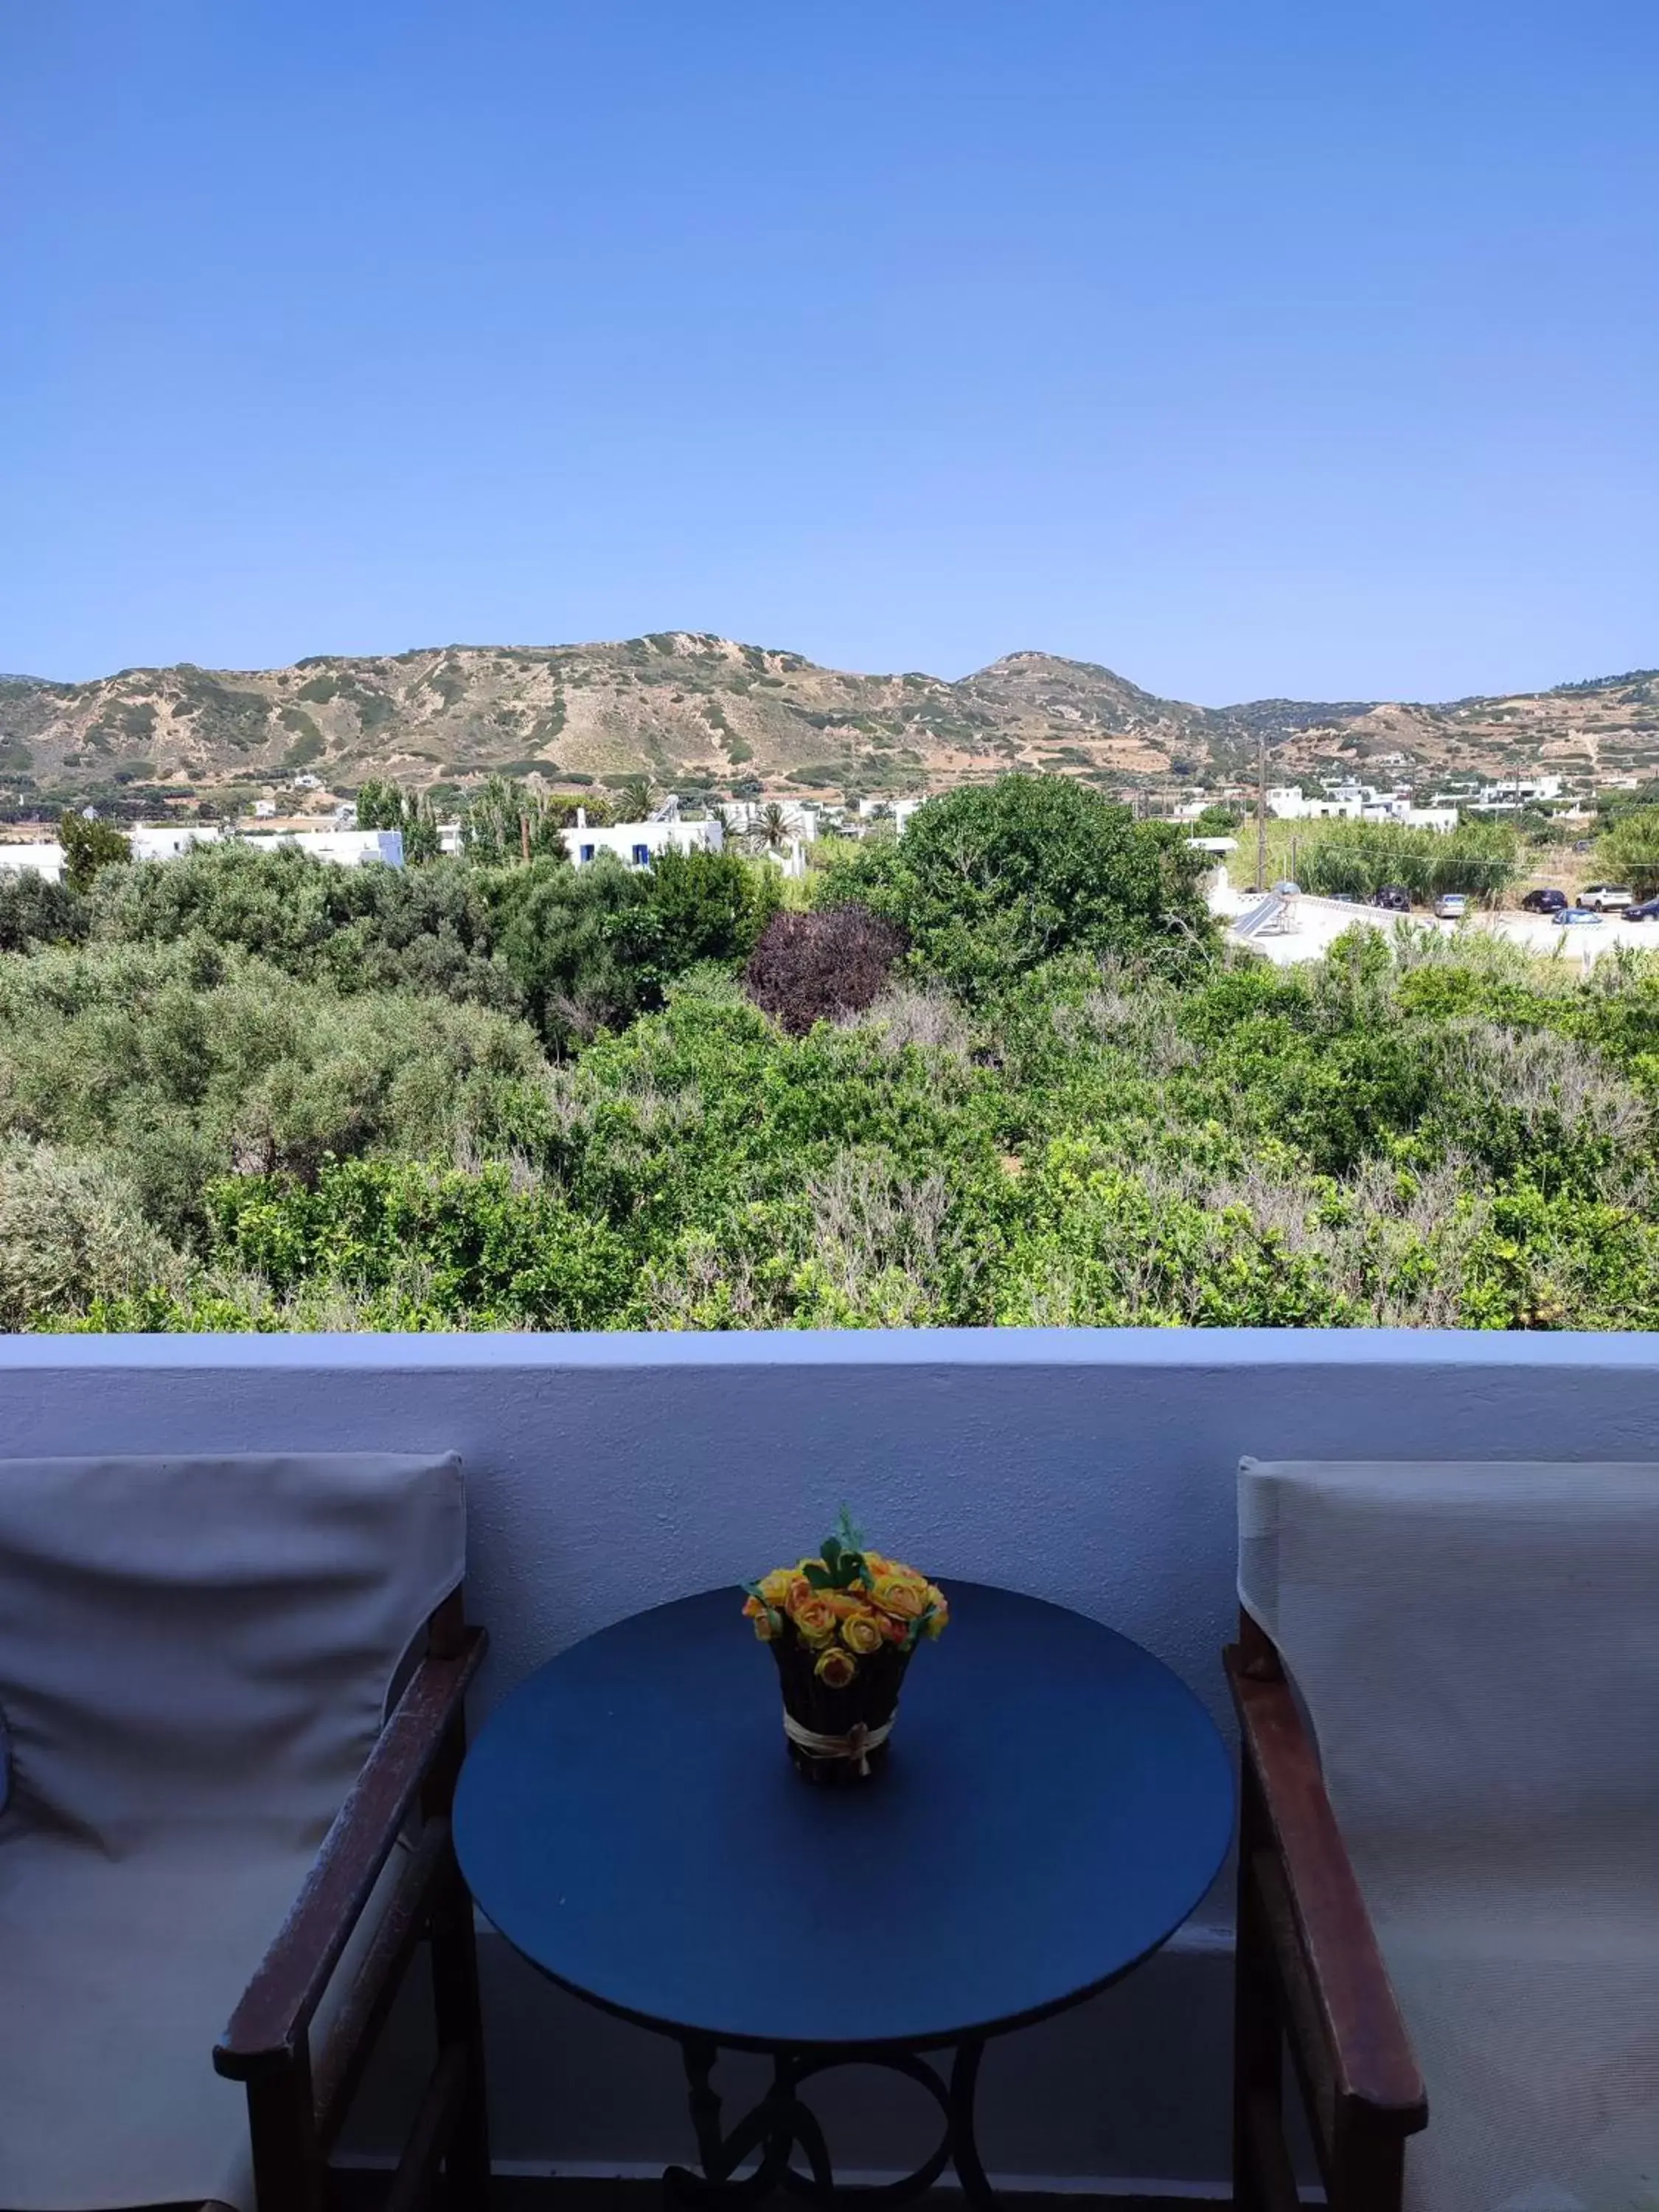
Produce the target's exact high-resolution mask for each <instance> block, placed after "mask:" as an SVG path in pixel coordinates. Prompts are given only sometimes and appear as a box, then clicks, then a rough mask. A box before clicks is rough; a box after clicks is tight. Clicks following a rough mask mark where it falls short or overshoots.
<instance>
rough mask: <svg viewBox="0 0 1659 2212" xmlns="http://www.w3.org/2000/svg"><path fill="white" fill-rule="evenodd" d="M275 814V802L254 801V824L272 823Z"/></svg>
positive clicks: (270, 800)
mask: <svg viewBox="0 0 1659 2212" xmlns="http://www.w3.org/2000/svg"><path fill="white" fill-rule="evenodd" d="M253 818H254V820H255V821H256V822H270V821H274V820H275V818H276V800H275V799H255V800H254V802H253Z"/></svg>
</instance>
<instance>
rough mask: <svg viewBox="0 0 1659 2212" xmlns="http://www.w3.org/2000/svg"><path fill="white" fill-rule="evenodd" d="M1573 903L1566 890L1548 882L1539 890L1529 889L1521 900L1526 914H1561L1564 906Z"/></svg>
mask: <svg viewBox="0 0 1659 2212" xmlns="http://www.w3.org/2000/svg"><path fill="white" fill-rule="evenodd" d="M1571 904H1572V901H1571V899H1570V898H1569V897H1568V896H1567V895H1566V893H1565V891H1558V890H1555V889H1554V888H1553V885H1550V884H1545V885H1544V886H1543V887H1542V888H1541V890H1535V891H1528V893H1527V895H1526V896H1525V898H1523V899H1522V902H1521V908H1522V912H1523V913H1525V914H1559V913H1560V911H1561V909H1562V908H1563V907H1564V906H1571Z"/></svg>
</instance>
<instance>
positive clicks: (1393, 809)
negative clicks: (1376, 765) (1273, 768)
mask: <svg viewBox="0 0 1659 2212" xmlns="http://www.w3.org/2000/svg"><path fill="white" fill-rule="evenodd" d="M1267 811H1268V813H1269V814H1270V815H1272V817H1273V819H1274V821H1276V822H1396V823H1399V824H1400V826H1401V829H1433V830H1437V831H1438V832H1440V833H1441V834H1444V832H1446V831H1447V830H1449V829H1456V827H1457V809H1456V808H1455V806H1413V805H1412V795H1411V793H1410V792H1409V791H1377V790H1375V789H1374V788H1373V787H1371V786H1370V784H1358V783H1345V784H1336V785H1334V786H1332V787H1330V788H1328V790H1327V792H1326V794H1325V796H1324V797H1323V798H1322V799H1310V798H1308V797H1307V796H1306V795H1305V794H1304V791H1303V789H1302V787H1301V785H1300V784H1299V783H1288V784H1278V785H1275V786H1274V787H1273V788H1271V789H1270V790H1269V791H1268V793H1267Z"/></svg>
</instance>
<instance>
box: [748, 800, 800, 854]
mask: <svg viewBox="0 0 1659 2212" xmlns="http://www.w3.org/2000/svg"><path fill="white" fill-rule="evenodd" d="M799 828H800V818H799V816H798V815H795V814H793V813H792V812H791V811H790V810H789V809H788V808H787V806H780V805H778V802H777V801H776V799H771V800H769V802H768V803H767V805H764V806H763V807H762V809H761V811H760V816H759V818H758V820H757V822H756V823H755V829H754V836H755V842H757V844H758V845H760V846H761V847H763V848H764V850H765V851H767V852H769V853H781V851H782V850H783V848H784V847H785V846H786V845H787V843H788V842H789V841H790V839H791V838H792V837H793V836H795V835H796V833H797V831H798V830H799Z"/></svg>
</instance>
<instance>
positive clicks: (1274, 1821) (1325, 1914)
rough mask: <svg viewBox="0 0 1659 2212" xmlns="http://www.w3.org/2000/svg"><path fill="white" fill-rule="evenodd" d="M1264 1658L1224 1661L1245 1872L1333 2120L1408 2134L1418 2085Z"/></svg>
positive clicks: (1420, 2115) (1311, 1757)
mask: <svg viewBox="0 0 1659 2212" xmlns="http://www.w3.org/2000/svg"><path fill="white" fill-rule="evenodd" d="M1257 1633H1258V1635H1259V1632H1257ZM1261 1644H1267V1639H1266V1638H1261ZM1267 1652H1268V1653H1270V1654H1271V1655H1272V1656H1271V1658H1270V1659H1269V1660H1267V1661H1265V1662H1264V1660H1263V1659H1262V1657H1261V1656H1260V1644H1256V1643H1255V1639H1252V1646H1251V1648H1250V1649H1249V1650H1244V1649H1241V1647H1240V1646H1237V1645H1235V1646H1233V1647H1232V1648H1231V1649H1230V1650H1228V1652H1227V1653H1226V1655H1225V1657H1226V1668H1227V1676H1228V1680H1229V1682H1230V1684H1231V1689H1232V1693H1233V1703H1234V1705H1235V1706H1236V1707H1237V1712H1238V1723H1239V1729H1240V1734H1241V1736H1242V1739H1243V1754H1244V1760H1245V1769H1246V1778H1247V1788H1248V1787H1249V1782H1250V1780H1251V1779H1252V1778H1253V1779H1254V1783H1255V1787H1256V1789H1257V1790H1259V1792H1260V1805H1261V1811H1262V1814H1263V1815H1264V1817H1265V1828H1266V1834H1265V1838H1263V1839H1262V1840H1263V1842H1264V1843H1265V1851H1264V1853H1263V1856H1264V1857H1265V1858H1266V1861H1267V1864H1266V1866H1264V1867H1261V1868H1260V1869H1256V1868H1252V1869H1247V1875H1255V1877H1256V1878H1257V1879H1258V1882H1259V1887H1260V1888H1261V1892H1262V1905H1263V1907H1264V1913H1265V1918H1266V1922H1267V1928H1268V1929H1269V1931H1270V1933H1271V1936H1272V1940H1273V1947H1274V1949H1275V1952H1276V1953H1278V1954H1279V1956H1280V1965H1281V1968H1282V1969H1283V1970H1284V1978H1285V1982H1286V1984H1287V1985H1288V1986H1289V1987H1290V1989H1291V1990H1292V1991H1293V1992H1294V1991H1296V1990H1301V1991H1302V1992H1303V1993H1304V1996H1306V1997H1308V1998H1310V2000H1311V2004H1312V2007H1313V2008H1314V2011H1315V2013H1316V2025H1317V2027H1318V2029H1319V2032H1320V2034H1321V2037H1322V2041H1323V2043H1324V2045H1325V2048H1326V2051H1327V2052H1328V2057H1329V2060H1330V2063H1331V2069H1332V2075H1333V2087H1334V2091H1335V2096H1336V2100H1337V2104H1338V2106H1339V2107H1340V2118H1341V2119H1342V2120H1343V2121H1344V2122H1345V2123H1346V2124H1347V2125H1349V2126H1358V2127H1361V2128H1364V2129H1366V2130H1382V2131H1383V2132H1386V2133H1388V2134H1390V2135H1395V2136H1407V2135H1415V2134H1416V2133H1417V2132H1418V2131H1419V2130H1420V2129H1422V2128H1425V2127H1426V2126H1427V2125H1428V2117H1429V2113H1428V2100H1427V2096H1426V2094H1425V2090H1424V2086H1423V2077H1422V2075H1421V2074H1420V2073H1419V2070H1418V2065H1417V2061H1416V2058H1415V2057H1414V2056H1413V2051H1412V2046H1411V2039H1410V2038H1409V2036H1408V2035H1407V2033H1406V2023H1405V2021H1403V2020H1402V2019H1401V2014H1400V2005H1399V2001H1398V2000H1397V1999H1396V1997H1395V1993H1394V1990H1393V1987H1392V1985H1391V1984H1390V1983H1389V1974H1388V1969H1387V1967H1386V1966H1384V1965H1383V1954H1382V1952H1381V1950H1380V1949H1379V1948H1378V1947H1377V1942H1376V1933H1375V1931H1374V1929H1372V1927H1371V1922H1370V1914H1369V1913H1368V1912H1367V1911H1366V1910H1365V1900H1364V1896H1363V1895H1362V1893H1361V1892H1360V1887H1359V1884H1358V1880H1357V1879H1356V1877H1355V1875H1354V1871H1353V1868H1352V1864H1351V1863H1350V1861H1349V1858H1348V1853H1347V1849H1346V1845H1345V1844H1344V1843H1343V1841H1342V1832H1341V1830H1340V1828H1339V1826H1337V1820H1336V1815H1335V1814H1334V1811H1333V1810H1332V1808H1331V1802H1330V1799H1329V1797H1328V1796H1327V1794H1326V1790H1325V1783H1324V1778H1323V1777H1322V1774H1321V1772H1320V1770H1319V1760H1318V1757H1317V1754H1316V1752H1315V1750H1314V1747H1313V1744H1312V1742H1311V1741H1310V1737H1309V1735H1308V1730H1307V1729H1306V1727H1305V1726H1304V1723H1303V1719H1302V1715H1301V1713H1300V1711H1298V1710H1297V1703H1296V1699H1295V1697H1294V1696H1293V1695H1292V1693H1291V1687H1290V1685H1289V1683H1288V1682H1287V1681H1286V1680H1285V1676H1284V1672H1283V1669H1282V1668H1281V1667H1280V1666H1279V1661H1278V1654H1277V1653H1276V1652H1274V1651H1273V1647H1272V1645H1271V1644H1267ZM1262 1875H1267V1876H1268V1877H1269V1879H1267V1880H1261V1876H1262ZM1287 1952H1288V1953H1289V1954H1291V1955H1289V1956H1286V1955H1285V1954H1286V1953H1287ZM1296 2009H1297V2008H1296V2005H1295V2003H1294V2002H1292V2013H1293V2014H1294V2013H1295V2011H1296ZM1333 2117H1338V2115H1334V2116H1333Z"/></svg>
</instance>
